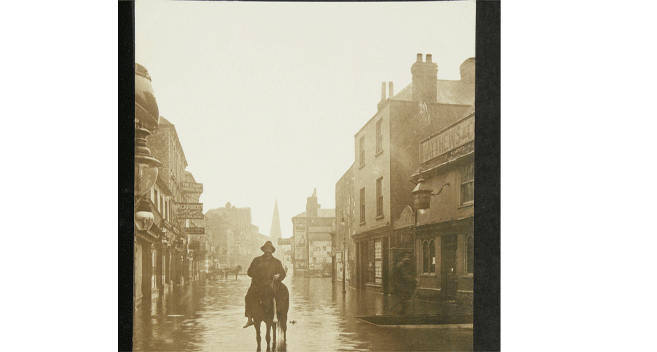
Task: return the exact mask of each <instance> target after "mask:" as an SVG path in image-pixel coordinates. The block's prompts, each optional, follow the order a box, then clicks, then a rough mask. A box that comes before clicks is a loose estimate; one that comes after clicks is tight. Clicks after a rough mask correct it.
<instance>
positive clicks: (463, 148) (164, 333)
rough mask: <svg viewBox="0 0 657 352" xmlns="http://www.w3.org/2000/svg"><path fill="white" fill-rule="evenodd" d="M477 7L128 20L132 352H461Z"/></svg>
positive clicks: (219, 11)
mask: <svg viewBox="0 0 657 352" xmlns="http://www.w3.org/2000/svg"><path fill="white" fill-rule="evenodd" d="M476 8H477V6H476V3H475V2H474V1H446V2H416V3H405V2H392V3H269V2H256V3H244V2H195V1H192V2H187V1H180V2H178V1H171V2H169V1H137V2H135V3H134V49H135V62H134V68H135V69H134V74H135V76H134V77H135V78H134V79H135V85H134V87H135V125H134V144H135V155H134V161H135V163H134V166H135V167H134V172H135V175H134V180H135V181H134V196H135V197H134V221H135V222H134V239H133V263H134V267H133V282H132V284H133V286H132V288H133V295H132V296H133V297H132V298H133V309H132V313H133V314H132V317H133V319H132V347H133V350H134V351H252V350H256V351H261V350H263V351H264V350H266V351H274V350H279V351H285V350H291V351H338V350H339V351H471V350H473V330H474V320H473V315H474V314H473V310H474V309H473V307H474V297H475V295H476V292H475V286H476V285H475V279H474V277H475V243H476V242H477V241H476V237H477V236H476V235H475V216H474V215H475V204H474V203H475V198H476V196H475V169H476V167H475V123H476V120H475V119H476V117H475V116H476V114H475V72H476V71H477V70H476V65H477V58H476V55H475V47H476ZM493 320H494V319H491V321H493Z"/></svg>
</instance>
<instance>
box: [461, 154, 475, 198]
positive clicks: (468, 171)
mask: <svg viewBox="0 0 657 352" xmlns="http://www.w3.org/2000/svg"><path fill="white" fill-rule="evenodd" d="M473 202H474V162H472V163H469V164H466V165H464V166H462V167H461V205H463V204H469V203H473Z"/></svg>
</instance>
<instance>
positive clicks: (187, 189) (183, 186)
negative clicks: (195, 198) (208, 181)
mask: <svg viewBox="0 0 657 352" xmlns="http://www.w3.org/2000/svg"><path fill="white" fill-rule="evenodd" d="M180 190H181V191H183V192H184V193H203V184H202V183H195V182H185V181H180Z"/></svg>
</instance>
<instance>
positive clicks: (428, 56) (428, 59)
mask: <svg viewBox="0 0 657 352" xmlns="http://www.w3.org/2000/svg"><path fill="white" fill-rule="evenodd" d="M427 62H431V54H427Z"/></svg>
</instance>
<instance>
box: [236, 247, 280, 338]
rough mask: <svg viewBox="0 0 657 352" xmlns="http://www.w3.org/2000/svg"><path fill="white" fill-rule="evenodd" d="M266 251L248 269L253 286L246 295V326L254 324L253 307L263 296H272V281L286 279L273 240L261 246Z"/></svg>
mask: <svg viewBox="0 0 657 352" xmlns="http://www.w3.org/2000/svg"><path fill="white" fill-rule="evenodd" d="M260 249H261V250H262V251H263V252H264V254H263V255H261V256H259V257H255V258H254V259H253V261H252V262H251V266H249V270H247V272H246V273H247V275H249V276H250V277H251V286H250V287H249V291H248V292H247V293H246V297H244V303H245V312H244V315H245V316H246V317H247V318H248V321H247V323H246V325H244V327H245V328H246V327H249V326H251V325H253V314H252V312H253V309H254V307H255V305H257V304H258V302H259V301H260V300H261V299H262V297H272V299H273V293H272V291H271V290H272V286H271V284H272V282H274V281H283V279H285V275H286V273H285V270H284V269H283V264H282V263H281V261H280V260H278V259H276V258H274V257H273V256H272V253H274V252H275V251H276V248H274V245H273V244H272V243H271V241H267V242H265V244H264V245H263V246H262V247H260Z"/></svg>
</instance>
